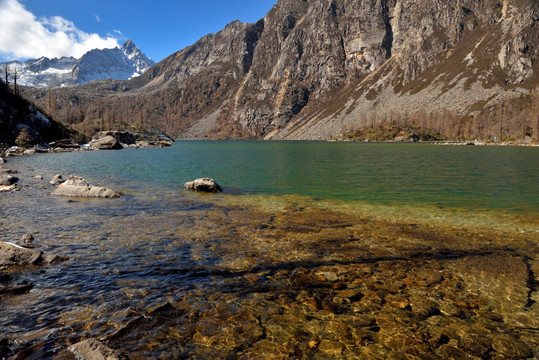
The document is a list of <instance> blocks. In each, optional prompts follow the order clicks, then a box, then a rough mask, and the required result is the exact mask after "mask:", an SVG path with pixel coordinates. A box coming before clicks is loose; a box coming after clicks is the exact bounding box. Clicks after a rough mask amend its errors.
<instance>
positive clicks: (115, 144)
mask: <svg viewBox="0 0 539 360" xmlns="http://www.w3.org/2000/svg"><path fill="white" fill-rule="evenodd" d="M90 148H92V149H94V150H120V149H123V146H122V144H120V142H119V141H118V140H117V139H116V138H115V137H114V136H112V135H104V136H100V137H97V138H94V139H93V140H92V141H90Z"/></svg>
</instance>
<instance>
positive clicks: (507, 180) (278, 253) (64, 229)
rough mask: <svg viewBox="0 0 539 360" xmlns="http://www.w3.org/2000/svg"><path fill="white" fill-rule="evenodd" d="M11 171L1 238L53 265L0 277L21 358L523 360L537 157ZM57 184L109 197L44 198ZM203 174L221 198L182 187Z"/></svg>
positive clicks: (309, 151) (119, 157) (534, 242)
mask: <svg viewBox="0 0 539 360" xmlns="http://www.w3.org/2000/svg"><path fill="white" fill-rule="evenodd" d="M8 161H9V162H8V163H7V164H5V166H6V167H9V168H13V169H17V170H18V171H19V174H18V175H17V176H18V177H20V181H19V184H20V185H21V187H22V188H21V190H20V191H18V192H12V193H2V194H0V237H1V240H3V241H11V242H19V241H20V239H21V236H22V235H23V234H25V233H30V234H32V235H33V236H34V237H35V240H34V244H35V245H36V246H38V248H39V249H40V250H42V251H44V252H45V253H52V254H57V255H59V256H61V257H62V258H63V261H60V262H58V263H55V264H51V265H43V266H29V267H24V268H17V269H13V268H5V269H2V270H1V274H4V275H9V276H11V277H12V281H13V282H14V283H17V282H22V281H27V282H30V283H31V284H33V287H32V289H31V290H30V291H28V292H27V293H25V294H20V295H16V296H3V295H0V338H7V340H8V343H9V348H10V349H11V351H12V353H13V354H19V355H18V356H19V357H17V358H34V359H40V358H45V359H68V358H73V357H72V355H71V354H70V353H68V352H67V351H66V348H67V347H68V346H69V345H71V344H73V343H76V342H78V341H81V340H84V339H88V338H97V339H101V340H102V341H103V342H104V343H106V344H107V345H108V346H109V347H111V348H113V349H118V350H120V351H122V352H124V353H125V354H126V355H127V356H129V358H130V359H148V358H159V359H178V358H185V359H520V358H523V359H525V358H538V357H539V304H538V303H537V302H538V301H539V295H538V292H537V286H538V280H539V279H538V277H539V258H538V245H539V180H538V179H539V148H536V147H535V148H534V147H498V146H436V145H430V144H387V143H386V144H366V143H328V142H273V141H272V142H262V141H178V142H176V143H174V145H173V146H172V147H170V148H160V149H125V150H121V151H94V152H86V151H84V152H72V153H59V154H37V155H32V156H25V157H16V158H13V157H10V158H8ZM58 173H60V174H63V175H65V176H67V175H68V174H71V173H75V174H77V175H80V176H82V177H84V178H85V179H87V180H88V181H89V182H90V183H92V184H93V185H102V186H106V187H109V188H112V189H114V190H118V191H121V192H122V194H123V195H122V197H120V198H118V199H82V198H65V197H56V196H51V195H50V193H51V192H52V191H53V190H54V187H53V186H52V185H50V184H49V183H48V180H50V179H51V178H52V177H53V176H54V175H55V174H58ZM36 175H42V176H43V179H39V178H35V176H36ZM200 177H212V178H214V179H215V180H216V182H218V183H219V184H220V185H221V187H223V190H224V191H223V192H222V193H219V194H205V193H196V192H191V191H187V190H185V189H184V188H183V184H184V183H185V182H186V181H190V180H193V179H195V178H200ZM21 354H22V355H21ZM21 356H22V357H21Z"/></svg>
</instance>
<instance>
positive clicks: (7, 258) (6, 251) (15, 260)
mask: <svg viewBox="0 0 539 360" xmlns="http://www.w3.org/2000/svg"><path fill="white" fill-rule="evenodd" d="M42 256H43V253H42V252H41V251H39V250H33V249H27V248H23V247H21V246H18V245H15V244H11V243H6V242H2V241H0V265H1V266H7V265H34V264H37V263H40V262H41V261H42V260H43V259H42Z"/></svg>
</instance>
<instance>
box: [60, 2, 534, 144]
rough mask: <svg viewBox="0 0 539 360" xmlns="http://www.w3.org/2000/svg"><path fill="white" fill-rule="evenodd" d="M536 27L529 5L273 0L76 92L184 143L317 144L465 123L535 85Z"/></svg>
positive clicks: (118, 115)
mask: <svg viewBox="0 0 539 360" xmlns="http://www.w3.org/2000/svg"><path fill="white" fill-rule="evenodd" d="M538 20H539V3H538V2H537V0H514V1H509V0H485V1H475V0H444V1H442V0H279V1H278V2H277V3H276V5H275V6H274V8H273V9H272V10H270V12H269V13H268V14H267V15H266V16H265V18H264V19H262V20H260V21H259V22H257V23H256V24H243V23H240V22H238V21H236V22H233V23H231V24H229V25H228V26H227V27H226V28H225V29H223V30H222V31H221V32H219V33H217V34H210V35H208V36H206V37H204V38H202V39H201V40H199V41H198V42H197V43H196V44H194V45H192V46H190V47H188V48H186V49H184V50H182V51H179V52H177V53H175V54H173V55H171V56H170V57H168V58H167V59H165V60H163V61H162V62H160V63H159V64H157V65H155V66H154V67H152V68H151V69H150V70H148V71H147V72H146V73H145V74H144V75H142V76H141V77H139V78H137V79H133V80H131V81H129V82H126V83H116V84H115V85H110V84H107V85H103V86H101V87H100V86H98V85H95V84H94V85H92V86H91V87H88V86H87V87H82V88H79V89H78V90H77V91H79V92H80V93H81V94H82V95H80V94H78V96H79V97H83V96H84V93H85V92H86V93H95V92H98V93H100V94H101V95H107V96H108V97H107V98H106V99H107V101H108V104H109V107H110V111H111V112H115V115H114V116H115V117H124V118H127V121H134V120H133V119H141V120H140V122H142V121H149V122H151V123H152V125H154V126H160V127H162V128H164V129H166V130H167V132H170V133H173V134H174V135H176V136H179V137H186V138H198V137H205V136H211V137H217V138H223V137H254V138H266V139H281V138H285V139H327V138H330V137H333V136H335V135H338V134H339V133H341V132H342V131H343V129H345V128H350V127H353V126H361V125H362V124H363V123H365V121H366V120H365V119H367V118H369V117H371V121H372V117H373V116H383V117H387V114H388V113H399V114H404V115H406V114H410V113H414V112H417V111H419V110H421V111H425V112H433V111H439V112H441V111H450V112H451V113H452V114H456V115H458V116H468V117H472V118H473V116H474V114H476V113H477V112H478V111H481V110H483V109H489V108H490V107H491V106H493V105H495V104H497V103H500V102H501V100H502V99H506V98H517V97H519V96H529V95H530V92H531V91H532V90H533V89H535V88H536V87H537V84H538V81H537V79H538V72H539V69H538V65H537V55H538V54H537V53H538V44H539V31H538V29H539V23H538ZM61 91H63V90H58V92H59V93H60V92H61ZM66 94H67V95H65V96H64V97H67V96H68V95H69V96H70V95H71V94H70V93H69V94H68V93H66ZM60 97H61V96H60ZM94 115H95V114H88V113H87V114H86V117H91V116H94ZM142 118H144V119H142ZM136 121H139V120H136ZM481 126H483V125H481ZM519 126H520V125H519ZM526 126H528V125H526ZM468 127H470V128H471V127H472V126H471V125H469V126H468ZM537 131H539V130H537ZM534 136H535V137H537V134H535V135H534Z"/></svg>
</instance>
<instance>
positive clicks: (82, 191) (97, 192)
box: [51, 174, 120, 198]
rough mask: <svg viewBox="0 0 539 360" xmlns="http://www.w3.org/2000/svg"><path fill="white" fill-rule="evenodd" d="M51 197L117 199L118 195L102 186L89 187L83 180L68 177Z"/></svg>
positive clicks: (73, 176)
mask: <svg viewBox="0 0 539 360" xmlns="http://www.w3.org/2000/svg"><path fill="white" fill-rule="evenodd" d="M51 195H58V196H72V197H96V198H117V197H120V193H119V192H117V191H114V190H111V189H107V188H105V187H102V186H91V185H90V184H89V183H88V182H87V181H86V180H85V179H84V178H82V177H80V176H77V175H74V174H72V175H69V177H68V179H67V180H66V181H65V182H63V183H62V184H60V185H59V186H58V187H57V188H56V190H54V191H53V192H52V193H51Z"/></svg>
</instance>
